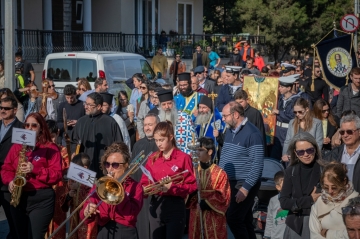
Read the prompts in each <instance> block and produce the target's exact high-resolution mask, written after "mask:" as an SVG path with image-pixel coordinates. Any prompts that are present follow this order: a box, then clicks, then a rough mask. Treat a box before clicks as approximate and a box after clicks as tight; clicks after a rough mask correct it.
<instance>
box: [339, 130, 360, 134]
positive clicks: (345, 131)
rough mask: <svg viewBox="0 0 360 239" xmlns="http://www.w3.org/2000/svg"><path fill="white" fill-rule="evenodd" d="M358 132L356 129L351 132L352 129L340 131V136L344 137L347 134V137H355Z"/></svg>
mask: <svg viewBox="0 0 360 239" xmlns="http://www.w3.org/2000/svg"><path fill="white" fill-rule="evenodd" d="M356 130H359V129H354V130H351V129H347V130H339V134H340V135H344V134H345V133H346V134H347V135H353V134H354V132H355V131H356Z"/></svg>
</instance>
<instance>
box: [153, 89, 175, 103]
mask: <svg viewBox="0 0 360 239" xmlns="http://www.w3.org/2000/svg"><path fill="white" fill-rule="evenodd" d="M157 96H158V97H159V101H160V103H162V102H166V101H170V100H173V99H174V96H173V93H172V90H161V91H159V92H158V93H157Z"/></svg>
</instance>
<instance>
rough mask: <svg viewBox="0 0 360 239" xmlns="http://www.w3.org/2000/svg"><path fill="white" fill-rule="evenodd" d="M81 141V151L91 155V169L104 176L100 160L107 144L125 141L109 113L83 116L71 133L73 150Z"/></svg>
mask: <svg viewBox="0 0 360 239" xmlns="http://www.w3.org/2000/svg"><path fill="white" fill-rule="evenodd" d="M80 141H81V147H80V152H84V153H86V154H87V155H89V156H90V160H91V164H90V170H92V171H95V172H96V173H97V174H96V177H97V178H100V177H101V176H103V173H102V170H100V160H101V157H102V156H103V154H104V153H105V149H106V147H107V146H110V145H111V144H112V143H114V142H123V138H122V135H121V131H120V128H119V125H118V124H117V123H116V121H115V120H114V119H113V118H112V117H111V116H109V115H106V114H102V113H100V114H98V115H85V116H83V117H81V118H80V119H79V120H78V121H77V123H76V125H75V127H74V129H73V131H72V135H71V144H72V151H73V152H75V148H76V145H77V144H78V143H79V142H80Z"/></svg>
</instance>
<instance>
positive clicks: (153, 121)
mask: <svg viewBox="0 0 360 239" xmlns="http://www.w3.org/2000/svg"><path fill="white" fill-rule="evenodd" d="M159 122H160V119H159V117H158V116H157V115H156V114H152V113H149V114H147V115H146V116H145V118H144V133H145V137H144V138H142V139H140V140H138V141H137V142H136V143H135V144H134V148H133V150H132V159H133V160H134V158H135V157H136V156H137V155H138V154H139V153H140V152H141V150H144V154H145V156H147V155H148V154H149V153H151V152H153V153H155V152H156V151H158V150H159V149H158V147H157V146H156V144H155V140H154V129H155V127H156V125H157V124H158V123H159ZM145 164H146V162H144V164H143V165H145ZM141 176H142V171H141V170H140V169H139V170H138V171H136V172H135V173H134V174H133V176H132V178H133V179H134V180H136V181H137V182H139V181H140V179H141ZM149 205H150V198H144V203H143V207H142V209H141V211H140V213H139V215H138V217H137V223H136V227H137V228H141V230H139V231H138V234H139V235H138V236H139V239H148V238H151V237H150V230H149V228H150V226H149V225H150V222H149Z"/></svg>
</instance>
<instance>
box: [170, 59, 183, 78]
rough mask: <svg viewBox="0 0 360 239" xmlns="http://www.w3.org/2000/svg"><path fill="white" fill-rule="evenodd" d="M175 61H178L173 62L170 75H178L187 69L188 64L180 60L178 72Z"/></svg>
mask: <svg viewBox="0 0 360 239" xmlns="http://www.w3.org/2000/svg"><path fill="white" fill-rule="evenodd" d="M175 63H176V61H173V62H172V63H171V66H170V71H169V74H170V75H172V74H175V75H178V74H180V73H183V72H185V71H186V64H185V63H184V62H182V61H180V62H179V65H178V68H177V72H175Z"/></svg>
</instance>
